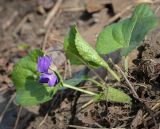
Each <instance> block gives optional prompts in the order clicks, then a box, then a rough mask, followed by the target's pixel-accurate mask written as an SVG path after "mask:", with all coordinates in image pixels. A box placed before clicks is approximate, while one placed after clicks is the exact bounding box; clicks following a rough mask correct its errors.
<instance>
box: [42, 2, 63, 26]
mask: <svg viewBox="0 0 160 129" xmlns="http://www.w3.org/2000/svg"><path fill="white" fill-rule="evenodd" d="M62 2H63V0H57V2H56V4H55V6H54V7H53V8H52V10H51V11H50V12H49V14H48V17H47V19H46V20H45V21H44V27H48V25H49V23H50V22H51V20H52V19H53V17H54V16H55V15H56V13H57V11H58V10H59V8H60V5H61V4H62Z"/></svg>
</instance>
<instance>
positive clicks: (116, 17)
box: [107, 5, 133, 25]
mask: <svg viewBox="0 0 160 129" xmlns="http://www.w3.org/2000/svg"><path fill="white" fill-rule="evenodd" d="M132 7H133V5H129V6H127V7H126V8H125V9H124V10H122V11H121V12H119V13H117V14H116V15H115V16H113V17H112V18H110V19H109V20H108V22H107V25H109V24H111V23H112V22H114V21H115V20H117V19H118V18H119V17H121V16H122V15H123V14H124V13H126V12H127V11H129V10H131V9H132Z"/></svg>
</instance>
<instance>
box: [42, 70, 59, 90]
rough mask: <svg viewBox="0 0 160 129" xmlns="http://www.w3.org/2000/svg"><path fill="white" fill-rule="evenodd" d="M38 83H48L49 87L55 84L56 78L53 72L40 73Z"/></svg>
mask: <svg viewBox="0 0 160 129" xmlns="http://www.w3.org/2000/svg"><path fill="white" fill-rule="evenodd" d="M39 82H40V83H48V85H49V86H50V87H53V86H54V85H56V84H57V82H58V79H57V76H56V74H55V73H52V74H48V73H47V74H46V73H42V74H41V76H40V79H39Z"/></svg>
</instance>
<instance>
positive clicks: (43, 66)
mask: <svg viewBox="0 0 160 129" xmlns="http://www.w3.org/2000/svg"><path fill="white" fill-rule="evenodd" d="M51 62H52V59H51V57H49V56H43V57H38V71H39V72H41V73H48V69H49V66H50V65H51Z"/></svg>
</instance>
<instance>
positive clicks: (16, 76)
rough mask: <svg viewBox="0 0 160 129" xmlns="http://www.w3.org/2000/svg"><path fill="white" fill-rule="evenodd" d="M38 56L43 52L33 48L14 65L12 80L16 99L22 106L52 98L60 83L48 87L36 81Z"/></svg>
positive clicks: (37, 78)
mask: <svg viewBox="0 0 160 129" xmlns="http://www.w3.org/2000/svg"><path fill="white" fill-rule="evenodd" d="M39 56H43V52H42V51H41V50H34V51H32V52H31V53H30V54H29V55H27V56H26V57H24V58H22V59H20V60H19V61H18V62H17V63H16V65H15V66H14V69H13V72H12V80H13V83H14V85H15V86H16V101H17V103H18V104H20V105H22V106H31V105H36V104H40V103H43V102H46V101H48V100H50V99H52V96H53V95H54V94H55V92H56V90H57V88H58V87H59V85H60V84H59V83H58V84H57V85H56V86H55V87H54V88H50V87H49V86H48V85H46V84H45V85H44V84H40V83H39V82H38V80H39V76H40V73H39V72H38V71H37V60H38V57H39ZM57 76H58V75H57ZM58 78H59V76H58ZM59 80H60V79H59ZM60 82H61V81H60Z"/></svg>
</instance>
